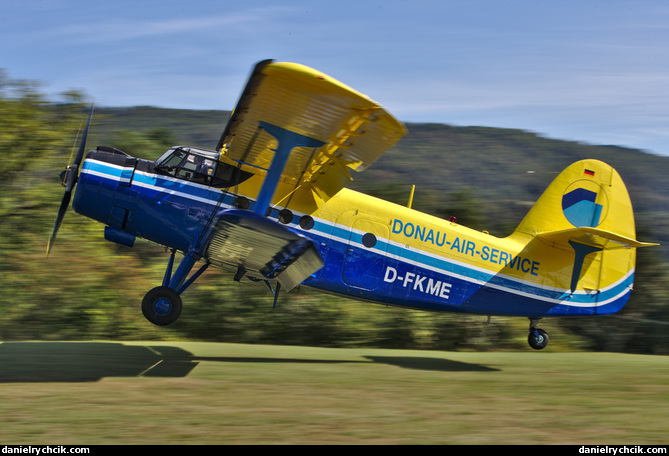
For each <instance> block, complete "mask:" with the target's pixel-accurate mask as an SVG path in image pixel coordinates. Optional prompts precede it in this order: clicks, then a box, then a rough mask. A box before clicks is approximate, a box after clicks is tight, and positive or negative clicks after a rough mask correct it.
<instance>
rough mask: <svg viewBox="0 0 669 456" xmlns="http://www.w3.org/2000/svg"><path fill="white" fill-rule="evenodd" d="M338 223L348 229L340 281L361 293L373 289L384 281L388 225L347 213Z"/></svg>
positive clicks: (350, 212) (352, 212)
mask: <svg viewBox="0 0 669 456" xmlns="http://www.w3.org/2000/svg"><path fill="white" fill-rule="evenodd" d="M337 224H338V225H340V226H348V227H350V231H349V238H348V245H347V248H346V253H345V255H344V259H343V263H342V280H343V282H344V283H346V284H347V285H350V286H352V287H356V288H360V289H363V290H375V289H376V288H377V287H378V286H379V285H380V283H381V281H382V280H383V273H384V269H385V263H386V249H387V239H388V237H389V234H390V229H389V224H385V223H382V222H381V221H379V220H373V219H371V218H369V217H367V216H365V215H359V214H358V213H357V211H346V212H344V213H343V214H341V215H340V216H339V218H338V219H337Z"/></svg>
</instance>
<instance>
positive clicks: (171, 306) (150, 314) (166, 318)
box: [142, 287, 182, 326]
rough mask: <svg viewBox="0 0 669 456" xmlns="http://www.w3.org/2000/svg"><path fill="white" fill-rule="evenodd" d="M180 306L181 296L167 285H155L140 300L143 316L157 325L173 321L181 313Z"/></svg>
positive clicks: (164, 324)
mask: <svg viewBox="0 0 669 456" xmlns="http://www.w3.org/2000/svg"><path fill="white" fill-rule="evenodd" d="M181 308H182V302H181V297H180V296H179V294H178V293H177V292H176V291H174V290H173V289H171V288H169V287H156V288H154V289H152V290H150V291H149V292H148V293H147V294H146V295H145V296H144V299H143V300H142V313H143V314H144V317H146V319H147V320H149V321H150V322H151V323H153V324H154V325H158V326H166V325H169V324H172V323H174V322H175V321H176V320H177V319H178V318H179V315H181Z"/></svg>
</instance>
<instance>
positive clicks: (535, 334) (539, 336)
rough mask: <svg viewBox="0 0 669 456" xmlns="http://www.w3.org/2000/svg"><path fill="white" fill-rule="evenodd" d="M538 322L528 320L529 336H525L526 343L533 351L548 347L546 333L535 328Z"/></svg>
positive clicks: (536, 320)
mask: <svg viewBox="0 0 669 456" xmlns="http://www.w3.org/2000/svg"><path fill="white" fill-rule="evenodd" d="M538 321H539V320H538V319H533V318H530V334H529V335H528V336H527V342H528V343H529V344H530V347H532V348H534V349H535V350H541V349H543V348H546V345H548V333H546V331H544V330H543V329H541V328H537V327H536V324H537V322H538Z"/></svg>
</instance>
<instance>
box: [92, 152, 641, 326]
mask: <svg viewBox="0 0 669 456" xmlns="http://www.w3.org/2000/svg"><path fill="white" fill-rule="evenodd" d="M82 173H85V174H88V175H89V176H90V177H91V178H92V177H93V176H95V177H96V178H98V179H109V180H115V181H120V180H121V179H122V176H123V168H122V167H118V166H114V165H109V164H107V163H104V162H97V161H90V160H87V161H86V162H85V165H84V167H83V169H82ZM132 182H133V186H137V187H140V188H141V197H140V198H139V199H140V205H139V206H138V213H139V212H141V211H146V212H147V215H148V216H150V217H147V223H146V224H145V225H143V224H142V223H140V218H141V217H142V216H141V215H139V216H138V217H136V221H135V226H134V229H135V231H137V232H136V233H135V234H137V235H138V236H140V237H145V238H148V239H150V240H152V241H154V242H158V243H161V244H164V245H169V246H171V247H176V248H178V249H183V248H184V245H183V244H184V243H187V242H190V243H192V242H193V237H195V236H197V234H198V233H201V231H202V229H203V228H204V227H205V226H206V223H207V221H208V220H207V217H204V215H203V214H205V213H207V211H209V213H211V211H212V210H213V209H215V208H216V207H217V206H219V207H220V208H230V207H232V202H233V199H234V198H235V197H236V196H237V195H234V194H231V193H229V194H227V195H226V196H225V197H224V199H223V200H222V201H220V200H221V196H222V195H223V193H222V192H221V191H220V190H218V189H213V188H211V187H207V186H204V185H199V184H195V183H191V182H187V181H184V180H180V179H176V178H171V177H168V176H160V175H156V174H151V173H142V172H135V174H134V177H133V181H132ZM162 204H170V205H172V207H173V208H174V211H173V212H174V214H177V213H178V214H180V215H179V216H180V217H181V218H180V219H179V217H177V216H176V215H172V216H170V215H167V216H166V215H164V214H163V215H160V217H162V218H163V219H164V221H165V223H167V224H168V227H166V229H165V230H163V231H164V232H165V233H168V232H176V233H177V234H172V235H169V236H168V235H165V236H163V238H160V236H158V238H159V239H158V240H157V239H155V238H156V236H153V238H151V237H148V236H147V235H146V232H147V231H148V230H150V229H154V230H155V227H152V226H150V225H151V223H155V222H152V220H155V219H154V218H152V217H158V216H159V215H158V212H160V210H162V209H163V208H160V210H158V208H157V207H156V206H160V205H162ZM189 211H190V212H191V213H192V214H193V215H192V216H191V217H185V216H183V213H184V212H186V213H187V212H189ZM296 215H298V217H296V218H295V220H299V215H301V214H296ZM272 217H273V218H275V217H276V211H273V215H272ZM314 221H315V224H314V227H313V228H312V229H311V230H309V231H304V230H302V229H301V228H300V227H299V224H298V223H291V224H290V225H289V227H290V228H292V229H294V230H296V231H299V232H300V233H301V234H303V235H304V236H306V237H309V238H311V239H312V240H314V241H315V242H316V244H317V245H318V246H319V248H320V250H321V255H322V256H323V259H324V261H325V263H326V266H325V267H324V268H323V269H322V270H320V271H319V272H317V273H316V274H314V276H313V277H312V278H310V279H308V280H306V281H305V285H308V286H311V287H314V288H318V289H322V290H327V291H333V292H336V293H341V294H344V295H348V296H353V297H357V298H361V299H366V300H370V301H376V302H383V303H389V304H394V305H399V306H408V307H414V308H419V309H432V310H448V311H462V312H473V313H480V314H491V315H523V316H526V315H531V316H536V317H538V316H542V315H581V314H594V313H597V314H604V313H612V312H615V311H617V310H619V309H620V308H622V306H623V305H624V304H625V302H626V301H627V299H628V297H629V293H630V289H631V284H632V280H633V274H632V273H630V274H629V275H628V276H627V277H625V278H624V279H623V280H621V281H620V282H618V283H617V284H615V285H613V286H611V287H609V288H608V289H605V290H601V291H600V292H599V293H598V294H596V293H592V294H587V293H584V292H577V293H573V294H570V293H569V291H567V290H556V289H553V288H550V287H542V286H540V285H537V284H534V283H531V282H526V281H521V280H518V279H513V278H511V277H509V276H504V275H501V274H495V273H494V272H491V271H488V270H485V269H481V268H476V267H474V266H471V265H467V264H465V263H460V262H457V261H453V260H448V259H446V258H444V257H440V256H437V255H433V254H429V253H427V252H424V251H418V250H415V249H414V250H411V251H409V250H407V249H405V248H404V247H403V246H402V245H400V244H398V243H394V242H392V241H389V240H386V239H381V238H379V239H378V240H377V245H376V246H375V247H374V248H373V249H369V248H367V247H365V246H363V244H362V233H359V232H357V231H355V230H352V229H350V228H349V227H345V226H341V225H337V224H335V223H333V222H328V221H325V220H322V219H318V218H314ZM177 244H179V245H177ZM188 247H189V246H186V247H185V248H188ZM348 249H354V250H355V254H356V256H357V257H358V258H360V259H361V261H369V262H378V261H380V262H381V263H382V264H383V268H382V269H381V270H380V271H381V272H380V274H382V276H380V277H379V278H378V281H377V283H378V284H377V285H376V286H375V287H374V288H373V289H363V288H358V287H355V286H351V285H349V284H347V283H345V282H344V281H343V280H342V258H344V257H345V255H346V253H347V251H348ZM388 268H392V269H393V270H394V272H392V271H391V270H390V269H388ZM393 274H395V275H396V277H395V279H394V280H392V281H391V280H390V279H391V278H392V275H393ZM400 278H401V280H400ZM446 284H447V285H446Z"/></svg>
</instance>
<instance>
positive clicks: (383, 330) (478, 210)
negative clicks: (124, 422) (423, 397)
mask: <svg viewBox="0 0 669 456" xmlns="http://www.w3.org/2000/svg"><path fill="white" fill-rule="evenodd" d="M86 109H87V106H86V105H85V103H84V102H83V96H82V95H81V94H79V93H76V92H69V93H66V94H63V96H62V99H60V100H55V101H54V100H48V99H46V98H45V96H44V95H43V94H41V93H40V89H39V86H38V85H36V84H34V83H31V82H27V81H16V80H12V79H10V78H9V77H8V76H7V75H6V74H5V73H0V150H2V153H3V156H2V160H0V167H1V168H0V169H1V170H2V180H1V181H0V220H1V223H0V290H1V291H2V293H0V310H1V312H0V340H2V341H11V340H89V339H112V340H175V339H179V340H199V341H220V342H240V343H254V344H290V345H313V346H325V347H388V348H410V349H426V350H515V349H523V350H524V349H527V342H526V337H527V327H528V322H527V320H526V319H522V318H501V317H500V318H495V317H493V318H491V319H490V321H488V319H487V318H486V317H481V316H470V315H455V314H441V313H430V312H420V311H412V310H406V309H401V308H392V307H385V306H382V305H378V304H369V303H364V302H358V301H353V300H348V299H345V298H341V297H335V296H330V295H325V294H321V293H318V292H316V291H313V290H310V289H308V288H306V287H299V288H298V289H296V290H294V291H292V292H291V293H289V294H284V295H283V296H281V297H280V299H279V302H278V305H277V306H276V308H274V307H273V305H272V304H273V297H272V295H271V294H270V293H269V292H268V290H267V288H265V286H264V285H263V284H257V283H237V282H234V281H232V280H231V279H232V278H231V277H230V275H229V274H227V273H225V272H223V271H219V270H215V269H212V268H210V269H209V270H208V271H207V272H206V273H205V274H204V275H203V276H202V277H201V278H200V279H198V282H197V283H196V284H195V285H194V286H193V287H191V288H189V290H187V291H186V293H185V294H184V302H185V305H184V311H183V313H182V316H181V318H180V319H179V320H178V321H177V322H176V323H175V324H174V325H171V326H169V327H165V328H162V327H155V326H153V325H151V324H150V323H148V322H147V321H146V320H145V319H144V317H143V316H142V314H141V311H140V308H139V303H140V302H141V299H142V297H143V295H144V293H145V292H146V291H147V290H149V289H151V288H153V287H155V286H157V285H159V284H160V283H161V282H162V276H163V273H164V268H165V265H166V262H167V258H168V255H169V254H168V252H166V251H165V250H164V249H163V248H161V247H160V246H156V245H153V244H150V243H148V242H142V241H139V242H138V243H137V244H136V245H135V247H134V248H126V247H122V246H118V245H116V244H112V243H109V242H107V241H105V240H104V239H103V236H102V228H103V227H102V226H101V225H100V224H98V223H95V222H92V221H90V220H88V219H85V218H83V217H81V216H78V215H76V214H74V213H72V212H71V211H70V213H68V215H67V216H66V218H65V221H64V223H63V226H62V228H61V230H60V232H59V237H58V240H57V242H56V245H55V246H54V248H53V250H52V253H51V255H50V256H49V257H48V258H47V256H46V253H45V249H46V241H47V239H48V236H49V233H50V231H51V227H52V225H53V221H54V219H55V215H56V211H57V209H58V205H59V203H60V199H61V197H62V188H61V187H60V185H59V178H58V174H59V172H60V171H62V170H63V169H64V168H65V166H66V165H67V164H68V161H71V155H72V153H73V150H76V145H77V137H78V134H79V132H80V129H81V127H82V123H83V121H85V111H86ZM180 139H181V138H177V137H175V136H174V134H173V133H172V131H171V130H168V129H165V128H162V127H151V126H149V128H147V129H143V130H130V129H123V130H115V131H112V132H109V133H108V136H107V137H106V138H105V140H107V141H108V142H110V144H109V145H112V146H114V147H117V148H119V149H121V150H126V151H128V152H129V153H132V154H133V155H139V156H144V157H146V158H155V157H157V156H159V155H160V154H161V153H162V152H164V151H165V150H166V149H167V148H169V147H170V146H172V145H175V144H176V143H177V141H179V140H180ZM411 141H418V139H416V138H412V139H411ZM472 141H476V137H475V136H474V137H473V138H472ZM426 143H429V138H427V139H426ZM397 147H402V144H399V145H398V146H397ZM414 159H419V158H415V157H414ZM381 171H382V172H389V173H390V174H389V175H388V177H387V178H384V177H383V174H382V173H380V174H377V175H375V176H374V177H375V179H374V181H373V185H371V186H370V187H369V188H368V189H367V190H369V192H370V193H373V194H375V195H376V196H380V197H385V198H387V199H390V200H397V201H396V202H401V203H402V202H404V203H405V201H403V200H404V198H405V197H406V194H405V192H404V191H403V190H402V191H398V187H397V185H396V184H397V179H396V175H395V174H394V173H395V171H392V170H391V171H388V170H387V169H384V168H383V167H382V169H381ZM504 204H507V202H506V201H505V203H504ZM419 205H421V206H423V207H422V208H425V209H427V211H431V212H433V213H435V215H439V216H442V217H443V216H449V215H451V214H453V213H457V214H458V216H459V217H458V220H459V222H461V223H463V224H466V225H468V226H471V227H473V228H479V229H483V228H484V227H485V226H490V225H491V221H490V219H489V217H490V214H493V213H494V214H496V215H495V222H494V225H495V226H499V229H500V230H503V229H504V227H505V226H507V225H509V224H510V223H511V221H510V220H511V216H514V217H515V216H516V214H515V213H513V214H508V217H505V216H504V214H500V213H495V212H494V211H487V210H485V208H486V207H492V206H494V205H495V201H494V200H490V199H485V200H483V199H481V198H480V197H479V196H478V194H477V193H476V191H475V190H473V189H471V188H468V187H457V188H454V189H452V190H451V191H449V192H448V193H446V194H437V193H436V192H426V193H425V194H423V195H422V196H421V198H420V203H419ZM419 209H421V207H419ZM636 282H637V283H638V284H639V285H638V286H637V290H635V292H634V293H633V294H632V299H631V301H630V303H629V304H628V306H627V307H626V308H625V309H624V311H623V312H622V313H621V314H620V315H616V316H612V317H601V318H595V319H589V318H564V319H562V318H557V319H550V320H549V319H547V320H545V323H544V324H543V325H542V326H544V327H545V329H547V330H548V331H549V333H550V334H551V335H552V336H553V337H552V339H551V347H553V348H554V349H556V350H607V351H622V352H635V353H662V354H666V353H667V352H669V343H668V340H667V325H666V322H669V306H668V305H667V304H668V303H669V292H668V291H667V290H668V287H667V283H668V275H667V266H666V262H665V260H664V259H663V255H662V254H661V253H658V252H657V251H655V252H654V251H652V250H650V249H648V250H644V249H642V250H640V251H639V253H638V267H637V279H636ZM663 322H664V323H663ZM542 323H543V322H542Z"/></svg>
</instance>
